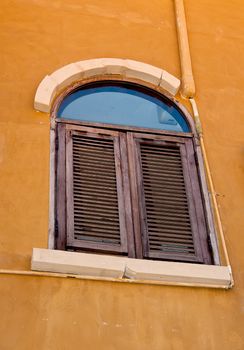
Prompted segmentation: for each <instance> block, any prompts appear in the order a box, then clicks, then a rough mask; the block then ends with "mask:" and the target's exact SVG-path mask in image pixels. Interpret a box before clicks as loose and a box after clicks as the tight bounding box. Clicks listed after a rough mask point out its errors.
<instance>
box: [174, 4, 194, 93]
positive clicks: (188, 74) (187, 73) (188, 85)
mask: <svg viewBox="0 0 244 350" xmlns="http://www.w3.org/2000/svg"><path fill="white" fill-rule="evenodd" d="M174 3H175V15H176V27H177V34H178V45H179V54H180V65H181V76H182V79H181V80H182V85H181V94H182V96H183V97H185V98H191V97H194V95H195V82H194V78H193V73H192V65H191V55H190V48H189V42H188V34H187V26H186V17H185V9H184V3H183V0H174Z"/></svg>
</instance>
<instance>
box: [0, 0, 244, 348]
mask: <svg viewBox="0 0 244 350" xmlns="http://www.w3.org/2000/svg"><path fill="white" fill-rule="evenodd" d="M185 8H186V17H187V23H188V31H189V42H190V48H191V54H192V64H193V72H194V77H195V82H196V89H197V97H196V100H197V102H198V107H199V111H200V114H201V118H202V123H203V128H204V138H205V142H206V148H207V153H208V157H209V162H210V166H211V171H212V175H213V179H214V183H215V188H216V192H217V194H218V202H219V206H220V213H221V217H222V221H223V225H224V230H225V235H226V240H227V247H228V251H229V254H230V259H231V262H232V267H233V273H234V278H235V287H234V289H232V290H230V291H223V290H209V289H193V288H182V287H163V286H147V285H129V284H119V283H110V282H95V281H82V280H73V279H63V278H51V277H50V278H47V277H31V276H16V275H12V274H11V273H10V274H9V275H3V274H2V275H0V295H1V298H0V310H1V317H0V348H1V350H9V349H18V350H19V349H20V350H22V349H23V350H28V349H38V350H39V349H41V350H42V349H43V350H44V349H45V350H46V349H48V350H56V349H60V350H64V349H67V350H68V349H80V348H81V349H83V348H84V349H86V348H90V349H92V350H93V349H94V350H96V349H99V350H103V349H106V350H108V349H111V350H113V349H118V350H120V349H124V348H127V349H133V350H134V349H153V350H154V349H155V350H159V349H160V350H161V349H164V350H180V349H182V350H184V349H192V350H193V349H194V350H195V349H200V350H205V349H211V350H218V349H224V350H225V349H226V350H227V349H233V350H239V349H240V350H241V349H243V348H244V335H243V322H244V301H243V300H244V298H243V296H244V278H243V277H244V255H243V250H244V238H243V232H244V225H243V221H242V219H243V198H244V177H243V167H244V166H243V164H244V163H243V149H244V107H243V89H244V69H243V61H244V26H243V22H244V3H243V1H242V0H234V1H227V0H225V1H217V0H216V1H214V2H213V1H210V0H197V1H194V0H185ZM0 16H1V23H0V43H1V55H0V66H1V70H0V168H1V171H0V198H1V200H0V268H2V269H3V268H4V269H18V270H29V269H30V259H31V252H32V248H33V247H39V248H42V247H47V240H48V191H49V116H48V115H47V114H45V113H38V112H36V111H35V110H34V109H33V100H34V94H35V91H36V88H37V86H38V84H39V82H40V81H41V79H42V78H43V77H44V76H45V75H46V74H50V73H52V72H53V71H54V70H56V69H58V68H59V67H61V66H64V65H66V64H68V63H70V62H75V61H80V60H85V59H90V58H97V57H117V58H130V59H134V60H138V61H142V62H145V63H149V64H152V65H155V66H158V67H160V68H162V69H165V70H167V71H168V72H169V73H171V74H173V75H175V76H177V77H179V78H180V65H179V57H178V48H177V36H176V28H175V19H174V7H173V1H171V0H152V1H142V0H140V1H139V0H133V1H125V0H123V1H122V0H116V1H111V0H103V1H101V0H68V1H67V0H53V1H47V0H11V1H10V0H2V1H1V8H0Z"/></svg>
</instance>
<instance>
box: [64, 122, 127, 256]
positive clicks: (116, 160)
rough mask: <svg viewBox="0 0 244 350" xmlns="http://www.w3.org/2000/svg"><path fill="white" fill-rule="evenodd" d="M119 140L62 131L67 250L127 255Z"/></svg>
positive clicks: (94, 132) (101, 133) (98, 132)
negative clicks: (64, 157)
mask: <svg viewBox="0 0 244 350" xmlns="http://www.w3.org/2000/svg"><path fill="white" fill-rule="evenodd" d="M121 139H123V138H122V137H121V135H120V133H119V132H117V131H109V130H102V129H95V128H94V129H93V128H86V127H78V126H71V125H66V196H67V206H66V212H67V227H66V230H67V247H66V248H68V249H69V248H71V249H78V250H79V249H82V250H92V251H98V252H99V251H101V252H102V251H106V252H111V253H122V254H127V253H128V240H127V234H129V235H130V236H131V235H132V233H131V232H129V233H128V230H132V229H131V228H130V227H129V224H128V220H126V217H127V214H130V213H128V208H127V209H125V201H127V200H128V198H127V199H126V195H127V192H128V191H126V190H124V188H126V184H125V177H126V176H125V174H124V166H123V167H122V162H121V153H123V147H122V146H123V141H122V140H121ZM126 213H127V214H126ZM129 241H130V238H129Z"/></svg>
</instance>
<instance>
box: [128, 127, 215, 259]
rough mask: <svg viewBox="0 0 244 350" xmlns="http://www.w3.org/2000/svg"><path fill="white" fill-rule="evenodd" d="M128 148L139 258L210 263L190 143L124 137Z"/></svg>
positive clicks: (153, 138)
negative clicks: (126, 138)
mask: <svg viewBox="0 0 244 350" xmlns="http://www.w3.org/2000/svg"><path fill="white" fill-rule="evenodd" d="M128 143H129V145H130V152H129V154H130V163H133V164H134V168H135V174H136V176H135V175H131V176H133V177H135V178H136V180H135V181H132V186H133V187H132V192H134V193H135V195H134V196H135V197H137V200H138V203H139V217H140V218H139V220H140V231H141V232H142V250H143V257H146V258H156V259H165V260H175V261H192V262H207V263H210V262H211V259H210V256H209V252H208V244H207V232H206V225H205V218H204V212H203V206H202V198H201V193H200V187H199V183H198V176H197V171H196V163H195V159H194V152H193V147H192V141H191V139H184V138H180V137H164V136H158V135H148V134H136V133H129V135H128ZM132 168H133V166H132ZM133 184H134V185H133ZM134 208H135V205H134ZM137 216H138V213H137V212H135V211H134V217H135V219H134V221H135V222H137V221H138V217H137ZM137 227H138V225H137ZM135 230H136V231H137V232H135V234H136V236H137V241H139V237H140V235H141V233H140V232H138V228H135Z"/></svg>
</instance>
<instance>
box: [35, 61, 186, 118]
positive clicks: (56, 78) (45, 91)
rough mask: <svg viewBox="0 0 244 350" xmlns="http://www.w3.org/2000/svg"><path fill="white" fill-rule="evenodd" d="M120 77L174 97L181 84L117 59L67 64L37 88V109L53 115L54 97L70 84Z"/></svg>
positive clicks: (153, 69)
mask: <svg viewBox="0 0 244 350" xmlns="http://www.w3.org/2000/svg"><path fill="white" fill-rule="evenodd" d="M106 75H109V76H111V75H119V79H121V80H125V81H126V79H129V80H131V79H132V80H133V79H134V80H136V81H137V80H138V81H139V82H141V83H142V84H143V83H144V84H148V83H149V84H152V86H154V87H155V88H158V87H160V88H162V89H164V90H166V91H167V92H168V93H169V94H171V95H173V96H175V95H176V94H177V92H178V90H179V87H180V80H179V79H177V78H176V77H174V76H173V75H171V74H170V73H168V72H166V71H165V70H163V69H161V68H157V67H155V66H152V65H150V64H146V63H142V62H138V61H133V60H127V59H118V58H97V59H91V60H85V61H79V62H75V63H71V64H68V65H66V66H64V67H62V68H60V69H58V70H56V71H55V72H53V73H52V74H50V75H47V76H46V77H45V78H44V79H43V80H42V81H41V83H40V85H39V86H38V88H37V91H36V95H35V100H34V108H35V109H36V110H38V111H41V112H47V113H48V112H50V110H51V106H52V102H53V100H54V97H55V96H56V95H57V94H58V93H59V92H60V91H62V89H64V88H65V87H67V86H69V85H70V84H72V83H74V82H77V81H79V80H82V79H87V78H93V77H94V78H96V77H97V76H106Z"/></svg>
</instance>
